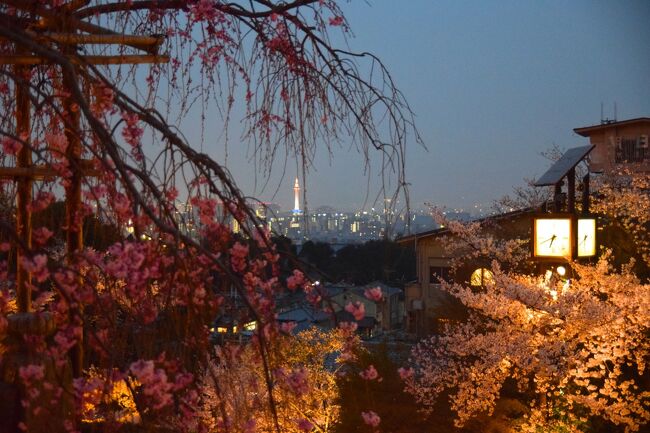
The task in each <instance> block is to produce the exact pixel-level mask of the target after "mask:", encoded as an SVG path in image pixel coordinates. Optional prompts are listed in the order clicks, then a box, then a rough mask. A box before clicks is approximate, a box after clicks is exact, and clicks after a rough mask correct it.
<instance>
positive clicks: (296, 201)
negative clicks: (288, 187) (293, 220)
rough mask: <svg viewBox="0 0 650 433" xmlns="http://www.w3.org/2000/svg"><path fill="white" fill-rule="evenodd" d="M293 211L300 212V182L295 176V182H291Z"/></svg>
mask: <svg viewBox="0 0 650 433" xmlns="http://www.w3.org/2000/svg"><path fill="white" fill-rule="evenodd" d="M293 203H294V204H293V211H292V212H293V213H301V212H302V211H301V210H300V184H299V183H298V178H297V177H296V182H295V183H294V184H293Z"/></svg>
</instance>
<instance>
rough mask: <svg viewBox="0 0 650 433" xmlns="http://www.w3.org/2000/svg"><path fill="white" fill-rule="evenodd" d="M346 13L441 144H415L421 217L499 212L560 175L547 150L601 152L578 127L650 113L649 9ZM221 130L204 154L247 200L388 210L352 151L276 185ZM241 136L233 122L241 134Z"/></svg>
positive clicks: (415, 200)
mask: <svg viewBox="0 0 650 433" xmlns="http://www.w3.org/2000/svg"><path fill="white" fill-rule="evenodd" d="M343 12H344V13H345V14H346V18H347V19H348V20H349V22H350V25H351V28H352V32H354V35H355V37H354V38H351V39H350V40H349V45H350V48H351V49H352V50H354V49H359V50H362V49H363V50H364V51H366V50H367V51H370V52H372V53H373V54H376V55H377V56H378V57H379V58H380V59H382V61H383V62H384V63H385V64H386V66H387V68H388V69H389V71H390V72H391V73H392V74H393V78H394V80H395V82H396V84H397V85H398V87H399V88H400V90H401V91H402V92H403V93H404V96H405V98H406V100H407V101H408V102H409V103H410V104H411V108H412V109H413V111H414V112H415V114H416V122H417V123H416V126H417V127H418V128H419V131H420V133H421V135H422V137H423V140H424V141H425V143H426V144H427V146H428V150H424V149H422V148H420V147H419V146H417V145H416V144H415V142H414V141H413V137H411V139H410V140H409V143H408V148H407V153H406V163H407V165H406V181H407V182H408V183H409V187H410V196H411V204H412V206H413V207H416V208H417V207H420V206H422V205H423V203H425V202H430V203H432V204H436V205H444V206H448V207H451V208H465V209H467V208H470V207H473V206H474V205H475V204H483V205H488V204H489V203H491V202H492V201H493V200H495V199H497V198H499V197H501V196H503V195H505V194H508V193H510V192H511V191H512V189H513V188H514V187H516V186H522V185H523V184H524V180H523V179H524V178H535V177H538V176H540V175H541V174H542V173H543V172H544V171H546V169H547V168H548V166H549V161H547V160H546V159H544V158H543V157H542V156H541V155H540V153H541V152H544V151H545V150H548V149H551V148H552V147H553V146H558V147H559V148H560V149H567V148H571V147H575V146H580V145H585V144H587V141H586V140H585V139H584V138H582V137H579V136H578V135H576V134H574V133H573V128H576V127H582V126H587V125H594V124H598V123H599V122H600V113H601V103H603V104H604V116H605V117H609V118H612V117H614V104H615V103H616V105H617V111H618V113H617V117H618V119H625V118H634V117H643V116H648V115H649V114H650V86H648V85H647V71H648V70H650V58H648V56H647V41H648V40H650V28H648V26H647V25H646V24H645V23H646V22H647V19H648V18H649V17H650V4H649V3H647V2H642V1H637V2H628V3H626V4H625V5H624V6H622V5H620V4H616V3H611V2H585V1H576V2H571V3H559V2H558V3H555V2H551V3H521V2H514V1H505V2H499V3H496V4H494V3H490V4H485V3H483V2H463V3H457V2H452V1H441V2H435V3H434V2H427V1H413V2H410V3H409V7H404V6H403V5H400V7H395V3H393V2H386V1H376V2H373V3H371V4H370V5H368V4H366V3H365V2H357V3H351V4H345V5H344V6H343ZM388 17H390V19H389V18H388ZM385 23H390V32H388V33H387V32H386V24H385ZM612 23H616V25H612ZM334 33H336V32H334ZM531 84H532V85H531ZM235 114H237V113H235ZM208 115H209V116H212V117H214V118H217V117H218V115H217V113H208ZM232 117H233V118H236V117H237V116H235V115H233V116H232ZM192 122H196V120H189V121H187V122H186V123H189V124H192ZM220 126H221V125H219V122H212V123H210V124H208V125H206V129H207V130H206V134H205V135H206V136H207V137H215V140H216V143H213V142H210V143H208V141H206V144H205V147H204V150H205V151H207V152H208V153H209V154H211V155H212V156H213V157H215V158H216V159H217V161H219V162H221V163H224V164H225V166H226V167H227V168H228V170H229V171H230V172H231V173H232V176H233V178H234V179H235V181H236V182H237V184H238V185H239V187H240V188H241V189H242V191H243V192H244V193H245V194H246V195H249V196H253V197H256V198H259V199H261V200H263V201H269V202H274V203H278V204H280V205H281V206H282V207H283V208H284V209H291V203H292V202H293V198H294V197H293V194H291V193H290V189H289V193H287V192H286V191H287V188H286V185H290V184H291V183H292V182H293V180H294V178H295V177H296V176H298V177H299V179H300V183H301V186H302V187H303V188H305V189H306V191H307V194H306V196H307V209H315V208H317V207H319V206H323V205H329V206H334V207H339V208H341V209H361V208H366V209H370V208H371V207H373V206H375V207H376V206H377V205H378V201H376V200H375V199H376V198H377V197H378V196H377V188H376V186H377V185H378V184H379V183H380V181H381V178H380V177H379V171H378V169H377V163H376V162H375V163H373V164H370V165H369V166H368V167H364V162H363V158H362V157H361V156H360V155H359V153H358V152H357V151H356V149H354V148H352V149H350V148H348V147H346V146H347V145H346V144H345V143H344V144H343V145H342V147H341V148H335V149H333V152H332V154H331V155H330V153H329V152H328V151H327V150H326V149H324V148H323V147H322V146H318V148H319V150H318V151H317V152H316V154H315V155H313V157H312V160H313V162H314V167H315V168H312V169H311V170H310V171H308V172H307V175H306V178H303V172H302V167H301V165H300V164H299V163H297V162H296V161H295V160H294V159H293V157H292V156H291V155H290V154H287V156H286V158H287V159H286V160H284V155H283V156H281V157H278V159H277V160H276V161H275V163H274V166H273V171H272V174H271V176H270V177H268V179H267V178H266V176H265V175H264V174H263V170H261V169H260V167H258V166H256V165H255V164H253V163H252V162H251V158H252V156H253V151H252V148H249V147H247V146H246V145H241V146H236V145H234V144H233V143H230V144H229V145H228V147H227V148H226V147H225V145H224V144H223V143H222V142H221V141H223V140H222V138H223V137H224V135H225V132H224V131H221V130H220V129H219V127H220ZM183 129H184V130H188V131H189V132H190V134H188V137H189V138H190V139H191V140H197V141H199V140H200V139H201V138H200V137H199V136H198V135H194V136H193V135H192V134H191V132H193V130H198V129H199V128H183ZM240 133H241V131H240V130H239V125H238V124H237V123H236V122H233V123H232V124H231V125H230V129H229V131H228V135H229V136H230V137H237V136H238V135H240ZM196 134H198V133H196ZM231 141H234V140H232V139H231ZM375 156H378V155H375ZM364 168H365V169H369V170H370V174H369V176H370V177H364ZM305 181H306V182H305ZM379 199H380V200H381V197H379ZM301 200H302V198H301ZM364 205H365V206H364ZM304 206H305V205H304V204H303V207H304Z"/></svg>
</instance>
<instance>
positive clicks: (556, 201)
mask: <svg viewBox="0 0 650 433" xmlns="http://www.w3.org/2000/svg"><path fill="white" fill-rule="evenodd" d="M561 211H562V181H559V182H558V183H556V184H555V191H554V194H553V212H561Z"/></svg>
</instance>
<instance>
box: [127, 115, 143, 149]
mask: <svg viewBox="0 0 650 433" xmlns="http://www.w3.org/2000/svg"><path fill="white" fill-rule="evenodd" d="M122 119H124V121H125V122H126V126H125V127H124V128H123V129H122V137H123V138H124V140H125V141H126V142H127V143H128V144H129V145H131V147H132V150H131V154H132V155H133V157H134V158H135V159H136V160H137V161H141V160H142V159H143V158H144V156H143V155H142V150H141V149H140V139H141V138H142V134H143V133H144V129H142V128H141V127H140V126H139V125H138V123H139V122H140V117H138V115H137V114H135V113H127V112H123V113H122Z"/></svg>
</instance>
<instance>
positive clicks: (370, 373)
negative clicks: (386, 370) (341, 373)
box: [359, 364, 379, 380]
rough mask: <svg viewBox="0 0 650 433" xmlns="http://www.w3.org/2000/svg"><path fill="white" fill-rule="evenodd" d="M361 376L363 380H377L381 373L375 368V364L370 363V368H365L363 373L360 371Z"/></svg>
mask: <svg viewBox="0 0 650 433" xmlns="http://www.w3.org/2000/svg"><path fill="white" fill-rule="evenodd" d="M359 376H361V378H362V379H363V380H375V379H379V373H378V372H377V369H376V368H375V366H374V365H372V364H371V365H369V366H368V368H366V369H365V370H363V371H362V372H361V373H359Z"/></svg>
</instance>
